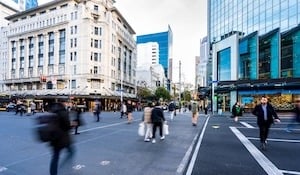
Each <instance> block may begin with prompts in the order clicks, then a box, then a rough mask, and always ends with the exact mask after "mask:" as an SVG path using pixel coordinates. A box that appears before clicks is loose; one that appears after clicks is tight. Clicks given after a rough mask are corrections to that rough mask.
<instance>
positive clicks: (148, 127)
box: [143, 102, 153, 142]
mask: <svg viewBox="0 0 300 175" xmlns="http://www.w3.org/2000/svg"><path fill="white" fill-rule="evenodd" d="M151 111H152V103H151V102H149V103H148V104H147V105H146V106H145V108H144V113H143V122H144V124H145V126H146V133H145V138H144V141H145V142H150V139H151V138H152V127H153V126H152V122H151Z"/></svg>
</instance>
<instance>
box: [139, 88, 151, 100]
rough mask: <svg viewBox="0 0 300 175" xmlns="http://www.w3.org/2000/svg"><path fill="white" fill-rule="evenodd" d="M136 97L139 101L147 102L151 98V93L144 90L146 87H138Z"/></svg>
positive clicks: (146, 89)
mask: <svg viewBox="0 0 300 175" xmlns="http://www.w3.org/2000/svg"><path fill="white" fill-rule="evenodd" d="M137 96H138V97H139V98H140V99H141V100H149V99H151V98H152V96H153V95H152V93H151V91H150V90H149V89H148V88H146V87H138V89H137Z"/></svg>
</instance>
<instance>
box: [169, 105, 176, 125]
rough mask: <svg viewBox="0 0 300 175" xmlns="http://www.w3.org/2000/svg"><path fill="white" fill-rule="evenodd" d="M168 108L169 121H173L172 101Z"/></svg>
mask: <svg viewBox="0 0 300 175" xmlns="http://www.w3.org/2000/svg"><path fill="white" fill-rule="evenodd" d="M168 108H169V113H170V120H171V121H173V118H174V112H175V104H174V102H173V101H171V103H170V104H169V106H168Z"/></svg>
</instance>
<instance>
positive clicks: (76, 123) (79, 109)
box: [73, 107, 84, 135]
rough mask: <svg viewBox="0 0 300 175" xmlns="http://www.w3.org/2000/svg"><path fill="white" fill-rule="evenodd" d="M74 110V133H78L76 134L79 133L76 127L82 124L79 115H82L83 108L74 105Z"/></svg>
mask: <svg viewBox="0 0 300 175" xmlns="http://www.w3.org/2000/svg"><path fill="white" fill-rule="evenodd" d="M75 110H76V112H75V119H73V123H74V134H75V135H78V134H80V133H79V132H78V128H79V126H81V125H82V124H83V122H82V119H81V115H82V112H83V111H84V108H79V107H76V109H75Z"/></svg>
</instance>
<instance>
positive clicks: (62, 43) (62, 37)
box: [59, 30, 66, 64]
mask: <svg viewBox="0 0 300 175" xmlns="http://www.w3.org/2000/svg"><path fill="white" fill-rule="evenodd" d="M65 61H66V31H65V30H60V31H59V64H64V63H65Z"/></svg>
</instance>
